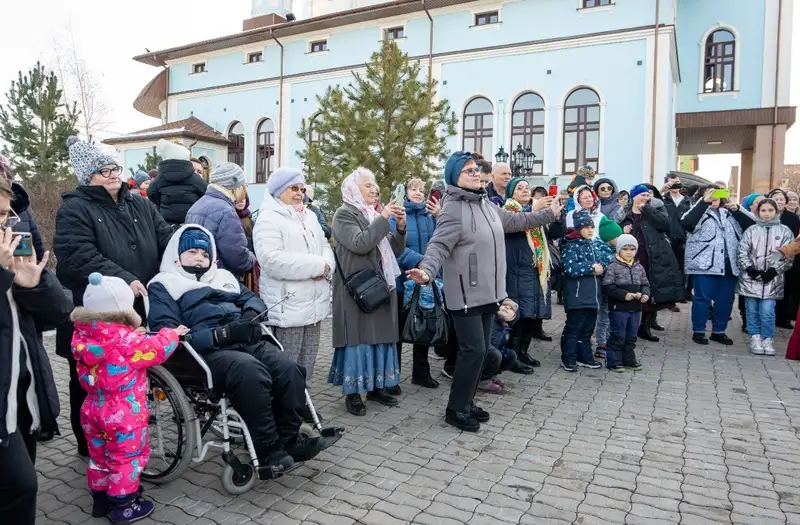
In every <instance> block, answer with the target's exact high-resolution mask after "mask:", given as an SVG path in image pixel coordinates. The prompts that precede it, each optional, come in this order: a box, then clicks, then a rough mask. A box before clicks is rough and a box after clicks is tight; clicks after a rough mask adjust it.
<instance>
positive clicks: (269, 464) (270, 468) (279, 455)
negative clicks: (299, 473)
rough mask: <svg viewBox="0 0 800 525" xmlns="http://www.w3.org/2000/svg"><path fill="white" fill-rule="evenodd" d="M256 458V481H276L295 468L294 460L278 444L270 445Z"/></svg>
mask: <svg viewBox="0 0 800 525" xmlns="http://www.w3.org/2000/svg"><path fill="white" fill-rule="evenodd" d="M258 456H259V458H258V479H261V480H267V479H277V478H279V477H281V476H283V474H285V473H286V472H288V471H290V470H292V468H293V467H294V466H295V462H294V459H292V456H290V455H289V454H287V453H286V451H285V450H284V449H283V446H282V445H281V443H280V442H277V443H274V444H272V445H271V446H269V447H268V448H267V449H266V450H265V451H264V453H263V455H262V454H259V455H258ZM262 458H263V459H262Z"/></svg>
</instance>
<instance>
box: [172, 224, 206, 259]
mask: <svg viewBox="0 0 800 525" xmlns="http://www.w3.org/2000/svg"><path fill="white" fill-rule="evenodd" d="M192 249H199V250H205V251H206V253H208V255H211V238H210V237H209V236H208V234H207V233H206V232H204V231H203V230H200V229H197V228H188V229H187V230H185V231H184V232H183V233H182V234H181V239H180V241H178V255H180V254H182V253H183V252H185V251H186V250H192Z"/></svg>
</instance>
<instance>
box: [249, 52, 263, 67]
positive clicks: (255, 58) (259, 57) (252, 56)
mask: <svg viewBox="0 0 800 525" xmlns="http://www.w3.org/2000/svg"><path fill="white" fill-rule="evenodd" d="M263 61H264V53H263V52H262V51H254V52H252V53H248V54H247V63H248V64H258V63H259V62H263Z"/></svg>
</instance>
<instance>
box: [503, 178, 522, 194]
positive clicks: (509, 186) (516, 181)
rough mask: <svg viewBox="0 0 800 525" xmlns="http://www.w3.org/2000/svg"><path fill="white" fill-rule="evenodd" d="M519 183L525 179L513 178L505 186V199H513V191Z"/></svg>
mask: <svg viewBox="0 0 800 525" xmlns="http://www.w3.org/2000/svg"><path fill="white" fill-rule="evenodd" d="M520 182H525V179H523V178H522V177H514V178H513V179H511V180H510V181H508V184H507V185H506V199H512V198H514V191H515V190H516V189H517V184H519V183H520Z"/></svg>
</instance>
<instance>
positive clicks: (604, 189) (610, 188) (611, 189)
mask: <svg viewBox="0 0 800 525" xmlns="http://www.w3.org/2000/svg"><path fill="white" fill-rule="evenodd" d="M597 189H598V190H599V191H614V188H612V187H611V186H600V187H599V188H597Z"/></svg>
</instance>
